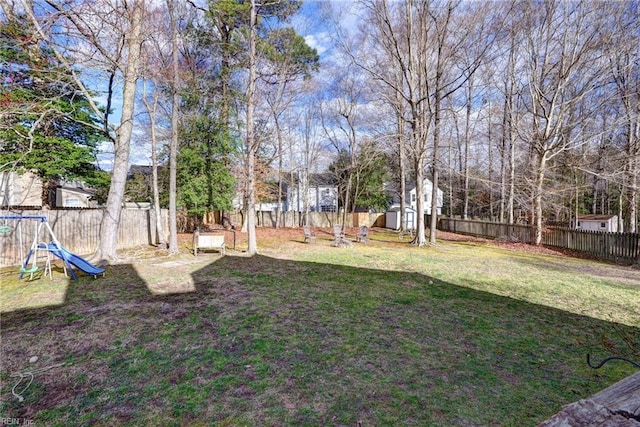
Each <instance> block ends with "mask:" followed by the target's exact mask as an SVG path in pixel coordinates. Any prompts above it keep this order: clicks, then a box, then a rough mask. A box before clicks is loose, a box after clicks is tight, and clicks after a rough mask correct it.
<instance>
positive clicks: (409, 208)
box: [387, 206, 416, 213]
mask: <svg viewBox="0 0 640 427" xmlns="http://www.w3.org/2000/svg"><path fill="white" fill-rule="evenodd" d="M404 210H405V213H406V212H415V211H416V210H415V209H413V208H412V207H410V206H406V207H405V208H404ZM387 212H400V206H391V207H390V208H389V209H387Z"/></svg>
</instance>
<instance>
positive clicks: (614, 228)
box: [576, 215, 618, 233]
mask: <svg viewBox="0 0 640 427" xmlns="http://www.w3.org/2000/svg"><path fill="white" fill-rule="evenodd" d="M576 229H577V230H586V231H608V232H611V233H617V232H618V216H617V215H578V224H577V225H576Z"/></svg>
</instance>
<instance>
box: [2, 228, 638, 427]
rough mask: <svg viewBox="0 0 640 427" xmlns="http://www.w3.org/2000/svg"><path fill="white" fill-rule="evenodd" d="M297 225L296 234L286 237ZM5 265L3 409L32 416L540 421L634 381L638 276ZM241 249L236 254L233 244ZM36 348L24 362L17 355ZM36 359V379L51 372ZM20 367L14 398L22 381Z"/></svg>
mask: <svg viewBox="0 0 640 427" xmlns="http://www.w3.org/2000/svg"><path fill="white" fill-rule="evenodd" d="M298 234H299V235H298ZM370 238H371V242H370V243H369V244H366V245H365V244H360V243H354V245H353V247H351V248H335V247H332V246H331V245H330V236H329V232H327V234H326V235H324V234H323V235H321V236H319V238H318V242H317V243H316V244H312V245H309V244H304V243H302V240H303V236H302V231H301V230H300V231H297V232H295V233H289V234H287V233H284V232H283V236H282V237H273V236H271V237H263V238H259V244H260V253H261V254H260V255H257V256H254V257H251V258H249V257H247V256H245V255H244V254H243V253H242V251H241V249H242V245H243V243H240V244H239V246H238V248H239V249H240V250H236V251H234V250H228V251H227V256H225V257H220V256H219V255H218V254H205V255H202V256H198V257H194V256H193V255H189V254H188V253H187V250H186V248H185V251H184V253H183V254H180V255H177V256H173V257H161V256H153V255H154V254H153V253H151V252H149V251H147V250H140V251H139V252H137V253H134V252H129V253H128V254H126V255H128V256H130V257H132V258H133V259H135V260H134V261H132V262H130V263H123V264H119V265H114V266H110V267H108V269H107V276H106V277H104V278H98V279H97V280H94V279H93V278H90V277H85V276H82V277H81V279H80V280H79V281H77V282H69V281H67V280H65V279H64V277H63V275H62V273H61V272H59V271H55V272H54V280H53V281H50V280H49V279H48V278H41V277H36V279H35V280H33V281H26V280H22V281H18V280H16V279H17V277H16V276H17V272H16V269H13V270H3V271H1V272H0V281H1V282H0V292H1V293H0V297H1V299H0V301H1V306H0V309H1V310H2V314H1V322H2V323H1V328H2V329H1V331H0V333H1V338H2V341H1V344H0V346H1V350H2V354H1V360H2V366H1V367H0V380H1V387H0V397H1V399H2V400H1V401H0V417H2V418H20V419H21V420H32V421H33V423H34V425H37V426H40V425H60V426H69V425H136V426H140V425H149V426H157V425H163V426H172V425H175V426H182V425H220V426H244V425H247V426H256V425H265V426H271V425H277V426H280V425H291V426H300V425H308V426H318V425H323V426H324V425H345V426H355V425H362V426H373V425H376V426H377V425H415V426H426V425H437V426H440V425H446V426H451V425H456V426H471V425H473V426H477V425H491V426H493V425H506V426H509V425H525V426H528V425H536V424H537V423H539V422H541V421H543V420H544V419H546V418H548V417H550V416H551V415H553V414H554V413H556V412H558V411H559V410H560V409H561V407H562V406H563V405H566V404H568V403H571V402H573V401H576V400H579V399H582V398H586V397H588V396H589V395H591V394H593V393H595V392H597V391H599V390H601V389H603V388H605V387H607V386H609V385H611V384H613V383H614V382H616V381H618V380H621V379H622V378H624V377H626V376H628V375H630V374H632V373H634V372H636V371H637V369H635V368H634V367H633V366H631V365H630V364H626V363H623V362H610V363H608V364H606V365H605V366H604V367H602V368H601V369H598V370H594V369H591V368H590V367H589V366H588V365H587V363H586V355H587V353H591V355H592V357H593V359H594V360H595V361H599V360H602V359H604V358H605V357H608V356H610V355H613V354H616V355H620V356H624V357H627V358H629V359H633V360H635V361H639V360H640V329H639V327H640V271H639V270H634V269H631V268H628V267H621V266H614V265H610V264H604V263H598V262H595V261H592V260H584V259H576V258H569V257H565V256H561V255H553V254H549V253H531V252H525V251H518V250H513V249H510V248H506V247H500V246H497V245H492V244H488V243H485V242H479V241H464V240H462V241H448V240H443V241H440V242H439V244H438V245H437V246H434V247H424V248H416V247H412V246H410V245H409V244H408V243H407V242H406V241H404V242H400V241H398V238H397V235H394V234H393V233H389V232H382V231H379V230H375V231H374V232H373V233H372V234H371V235H370ZM245 247H246V245H245ZM32 356H37V357H38V360H37V361H35V362H30V358H32ZM47 368H48V369H47ZM26 371H35V376H34V378H33V382H32V383H31V384H30V385H29V386H28V387H26V389H25V390H24V391H23V389H24V388H25V387H24V386H25V385H27V381H26V380H24V381H23V382H22V383H21V384H20V385H19V386H18V387H16V390H15V391H16V392H18V394H20V395H21V397H22V398H23V399H24V400H23V401H22V402H20V401H19V400H18V399H17V398H16V397H14V396H13V395H12V393H11V391H12V387H14V385H15V384H16V382H17V380H18V378H16V377H13V376H12V375H14V374H16V373H18V372H26Z"/></svg>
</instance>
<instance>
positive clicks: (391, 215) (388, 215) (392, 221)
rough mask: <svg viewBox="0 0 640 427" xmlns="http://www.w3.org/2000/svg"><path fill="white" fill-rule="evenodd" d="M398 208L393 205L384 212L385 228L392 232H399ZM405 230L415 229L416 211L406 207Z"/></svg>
mask: <svg viewBox="0 0 640 427" xmlns="http://www.w3.org/2000/svg"><path fill="white" fill-rule="evenodd" d="M400 217H401V215H400V206H396V205H393V206H391V207H390V208H389V209H388V210H387V212H385V227H386V228H391V229H392V230H399V229H400V224H402V223H401V218H400ZM404 224H405V229H407V230H413V229H415V228H416V211H415V209H412V208H410V207H407V208H406V209H405V212H404Z"/></svg>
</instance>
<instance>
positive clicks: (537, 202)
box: [533, 152, 547, 245]
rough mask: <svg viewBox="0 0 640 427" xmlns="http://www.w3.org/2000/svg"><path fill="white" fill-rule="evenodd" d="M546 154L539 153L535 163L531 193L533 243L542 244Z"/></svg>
mask: <svg viewBox="0 0 640 427" xmlns="http://www.w3.org/2000/svg"><path fill="white" fill-rule="evenodd" d="M546 167H547V156H546V153H545V152H543V153H539V158H538V162H537V164H536V176H535V187H534V195H533V218H534V221H533V222H534V225H533V231H534V243H535V244H536V245H540V244H542V191H543V190H544V177H545V174H546Z"/></svg>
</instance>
